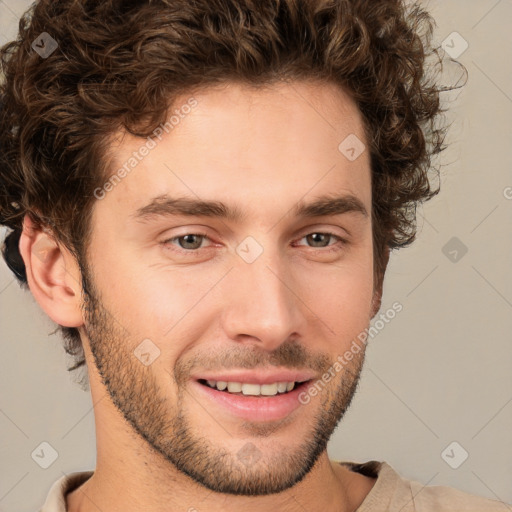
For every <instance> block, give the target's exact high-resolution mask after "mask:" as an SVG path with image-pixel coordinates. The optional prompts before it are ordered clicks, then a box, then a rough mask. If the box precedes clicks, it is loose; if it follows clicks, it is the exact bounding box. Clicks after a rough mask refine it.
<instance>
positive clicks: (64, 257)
mask: <svg viewBox="0 0 512 512" xmlns="http://www.w3.org/2000/svg"><path fill="white" fill-rule="evenodd" d="M19 249H20V254H21V256H22V258H23V261H24V263H25V269H26V273H27V282H28V285H29V288H30V291H31V292H32V295H33V296H34V298H35V299H36V301H37V302H38V304H39V305H40V306H41V308H42V309H43V310H44V311H45V313H46V314H47V315H48V316H49V317H50V318H51V319H52V320H53V321H54V322H56V323H58V324H59V325H62V326H65V327H79V326H81V325H82V324H83V319H82V312H81V308H80V301H81V284H80V272H79V269H78V265H77V264H76V261H75V258H74V257H73V256H72V254H71V253H70V252H69V251H68V250H67V249H66V248H65V247H63V245H62V244H60V243H58V242H57V241H56V240H55V238H54V237H53V236H52V234H51V232H49V231H48V230H45V229H44V228H38V227H36V225H35V224H34V223H33V221H32V220H31V219H30V216H29V215H28V214H27V215H25V218H24V221H23V231H22V234H21V236H20V243H19Z"/></svg>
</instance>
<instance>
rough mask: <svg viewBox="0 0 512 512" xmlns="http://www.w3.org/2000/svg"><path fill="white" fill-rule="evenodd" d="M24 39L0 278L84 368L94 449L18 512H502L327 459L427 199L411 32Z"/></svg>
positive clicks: (314, 18)
mask: <svg viewBox="0 0 512 512" xmlns="http://www.w3.org/2000/svg"><path fill="white" fill-rule="evenodd" d="M22 21H23V23H22V25H21V28H20V38H19V40H18V41H16V42H12V43H10V44H8V45H6V46H5V47H4V48H3V49H2V58H3V72H4V74H5V81H4V83H3V84H2V89H1V93H2V102H3V109H2V117H1V130H0V132H1V135H0V137H1V139H0V146H1V148H2V152H1V157H0V158H1V166H0V167H1V171H0V172H1V186H2V191H1V192H2V193H1V195H2V199H1V207H0V220H1V222H2V223H3V224H4V225H6V226H8V227H9V228H11V229H12V232H11V233H10V235H9V236H8V238H7V240H6V244H5V251H4V255H5V258H6V261H7V263H8V265H9V266H10V268H11V269H12V270H13V271H14V272H15V274H16V275H17V276H18V278H19V280H20V281H21V282H22V283H27V285H28V287H29V288H30V291H31V293H32V294H33V296H34V297H35V299H36V300H37V302H38V303H39V304H40V306H41V307H42V309H43V310H44V311H45V312H46V313H47V315H48V316H49V317H50V318H51V319H52V320H53V321H54V322H56V324H58V325H59V326H60V328H61V330H62V332H63V334H64V336H65V340H66V350H67V351H68V352H69V353H70V354H73V355H74V356H75V357H76V364H75V365H74V367H73V369H76V368H80V367H81V366H83V365H84V364H86V368H87V371H88V378H89V382H90V389H91V393H92V399H93V403H94V404H95V407H94V412H95V422H96V438H97V466H96V468H95V470H94V471H90V472H82V473H74V474H71V475H67V476H65V477H62V478H61V479H59V481H57V482H56V483H55V485H54V486H53V487H52V489H51V490H50V492H49V494H48V498H47V500H46V503H45V504H44V506H43V507H42V509H41V510H42V511H44V512H55V511H59V512H60V511H64V510H68V511H71V512H77V511H80V512H89V511H93V510H98V509H99V510H103V511H114V510H123V511H125V512H131V511H136V510H137V511H140V510H148V511H149V510H150V511H155V512H156V511H164V510H165V511H180V510H188V511H189V512H192V511H201V510H208V511H212V512H216V511H227V512H230V511H235V510H251V511H259V510H276V511H277V510H280V511H281V510H282V511H285V510H286V511H288V510H289V511H301V510H307V511H324V512H331V511H332V512H334V511H343V512H348V511H355V510H358V511H360V512H370V511H379V512H380V511H383V510H402V511H404V512H405V511H420V510H421V511H434V510H435V511H443V510H445V511H448V510H449V511H453V510H464V511H466V510H474V511H484V510H489V511H494V510H496V511H498V510H506V506H505V505H504V504H503V503H500V502H498V501H492V500H487V499H484V498H480V497H477V496H472V495H470V494H467V493H463V492H461V491H458V490H455V489H450V488H447V487H430V488H429V487H425V488H423V486H422V485H420V484H419V483H418V482H414V481H410V480H407V479H405V478H402V477H401V476H400V475H398V474H397V473H396V472H395V470H394V469H393V468H392V467H391V466H390V465H388V464H386V463H385V462H377V461H370V462H367V463H365V464H355V463H351V462H342V463H339V462H336V461H333V460H330V459H329V457H328V455H327V451H326V446H327V442H328V440H329V438H330V436H331V434H332V433H333V431H334V429H335V427H336V425H337V424H338V423H339V421H340V419H341V418H342V417H343V415H344V413H345V412H346V410H347V409H348V407H349V405H350V403H351V400H352V397H353V395H354V393H355V391H356V388H357V385H358V381H359V376H360V373H361V369H362V365H363V361H364V353H365V348H366V344H365V342H366V337H365V335H364V333H366V332H367V328H368V325H369V322H370V320H371V319H372V318H373V317H374V316H375V315H376V314H377V312H378V311H379V308H380V303H381V295H382V286H383V279H384V273H385V269H386V265H387V261H388V257H389V251H390V249H393V248H397V247H403V246H405V245H407V244H409V243H410V242H411V241H412V240H413V238H414V231H415V230H414V222H415V219H414V214H413V213H411V212H412V211H413V208H411V205H415V204H416V203H418V202H420V201H424V200H427V199H429V198H430V197H432V196H433V195H434V194H435V193H436V192H437V190H436V189H435V188H433V187H431V184H430V175H431V174H435V172H434V171H435V170H434V169H432V168H431V165H430V164H431V162H430V158H431V156H432V155H434V154H436V153H438V152H439V151H441V150H442V149H443V135H444V131H443V130H440V129H437V128H435V127H434V124H435V121H436V119H437V117H438V114H439V112H440V110H439V95H438V90H437V89H436V87H434V86H433V85H431V84H430V85H428V84H427V82H426V81H423V79H422V75H423V73H422V71H423V69H424V67H425V54H426V53H427V52H428V51H431V52H432V51H433V50H431V49H430V48H429V38H428V37H426V39H425V40H424V41H422V39H421V38H420V30H421V29H422V28H425V27H427V28H428V27H429V26H430V23H431V20H430V19H429V17H428V15H427V13H426V12H425V11H423V10H422V9H420V8H419V7H415V8H411V9H409V10H406V8H405V7H404V5H403V4H402V3H401V2H399V1H397V0H389V1H381V2H378V3H377V2H358V1H346V0H342V1H321V0H318V1H306V0H303V1H293V0H282V1H277V0H263V1H261V0H260V1H258V2H252V1H251V0H245V1H236V0H231V1H230V0H222V1H221V0H218V1H214V0H197V1H194V2H189V1H185V0H178V1H173V0H167V1H164V0H161V1H144V2H142V1H141V2H127V1H124V2H123V1H116V0H107V1H102V2H86V1H76V0H75V1H72V0H43V1H40V2H37V3H36V4H34V6H33V8H32V11H31V16H30V17H29V16H25V17H24V18H23V20H22ZM427 35H428V32H427ZM434 53H435V52H434ZM194 242H195V243H194ZM353 347H356V348H354V349H352V348H353ZM349 349H351V350H350V352H351V353H352V356H351V357H347V358H340V354H345V353H347V351H348V350H349ZM420 491H421V492H420Z"/></svg>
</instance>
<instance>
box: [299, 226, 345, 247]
mask: <svg viewBox="0 0 512 512" xmlns="http://www.w3.org/2000/svg"><path fill="white" fill-rule="evenodd" d="M333 238H335V239H337V240H338V242H339V243H338V244H336V245H329V244H325V241H326V240H327V241H328V240H332V239H333ZM303 239H307V240H308V242H312V243H313V244H317V243H319V244H320V246H313V249H315V248H323V247H332V248H330V249H327V251H323V252H331V251H339V250H340V249H342V246H344V245H345V244H346V243H347V241H346V240H345V239H343V238H341V237H340V236H338V235H335V234H334V233H328V232H323V231H316V232H314V233H309V234H307V235H305V236H303V237H302V238H301V240H303Z"/></svg>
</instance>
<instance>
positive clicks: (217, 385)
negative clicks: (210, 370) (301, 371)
mask: <svg viewBox="0 0 512 512" xmlns="http://www.w3.org/2000/svg"><path fill="white" fill-rule="evenodd" d="M206 382H207V383H208V386H210V387H211V388H214V389H218V390H219V391H224V390H226V389H227V391H228V392H230V393H243V394H244V395H251V396H259V395H263V396H275V395H277V394H278V393H286V392H288V391H291V390H292V389H293V388H294V387H295V382H274V383H272V384H261V385H260V384H250V383H242V382H226V381H223V380H219V381H215V380H207V381H206Z"/></svg>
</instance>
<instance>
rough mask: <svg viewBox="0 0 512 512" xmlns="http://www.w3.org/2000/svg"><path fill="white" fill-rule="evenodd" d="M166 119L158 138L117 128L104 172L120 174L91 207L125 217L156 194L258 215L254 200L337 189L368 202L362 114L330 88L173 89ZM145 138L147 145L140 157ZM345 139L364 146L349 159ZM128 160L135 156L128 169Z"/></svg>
mask: <svg viewBox="0 0 512 512" xmlns="http://www.w3.org/2000/svg"><path fill="white" fill-rule="evenodd" d="M170 116H173V117H170V118H169V120H171V121H172V122H171V123H169V122H168V124H167V128H168V129H167V130H160V132H161V133H160V134H159V136H158V137H156V136H150V137H149V138H148V139H147V140H146V139H143V138H138V137H134V136H132V135H130V134H126V133H120V134H118V136H117V138H116V139H115V140H114V142H113V144H112V145H111V151H110V157H111V158H112V159H113V165H112V166H111V169H110V172H111V173H114V175H115V173H116V172H118V171H119V169H123V168H124V169H125V171H127V172H122V173H121V174H122V175H123V177H122V178H121V179H116V180H115V181H116V183H115V185H114V186H111V187H109V192H108V194H106V196H105V199H104V200H103V201H100V203H101V204H99V205H98V209H101V208H105V207H107V205H108V206H111V207H114V208H117V209H121V210H123V211H124V214H125V215H126V214H128V213H133V212H134V211H135V210H137V209H140V208H141V207H144V205H145V204H147V203H148V200H149V199H151V198H153V197H157V196H161V195H163V194H169V195H172V196H180V197H185V196H187V197H191V198H192V197H193V198H195V199H198V198H201V199H217V200H221V201H223V202H225V203H230V204H234V200H235V199H236V206H237V207H238V208H239V209H244V210H245V209H247V210H253V211H254V212H255V213H256V212H258V213H259V215H261V207H262V206H263V204H264V203H268V206H273V207H275V206H276V205H279V204H281V205H283V202H287V203H288V202H296V201H298V200H300V199H305V198H306V199H307V196H308V195H311V196H315V195H325V193H334V192H346V193H350V194H352V195H354V196H357V197H359V198H360V199H361V201H362V202H363V203H366V204H369V203H370V201H371V197H370V188H371V187H370V167H369V155H368V150H367V148H366V146H367V143H366V138H365V134H364V129H363V122H362V114H361V113H360V111H359V109H358V107H357V105H356V104H355V102H354V101H353V100H352V99H351V97H350V96H349V94H347V93H346V92H345V91H344V90H343V89H341V88H340V87H339V86H337V85H335V84H332V83H320V82H292V83H288V84H286V83H280V84H275V85H271V86H266V87H265V88H255V87H250V86H247V85H244V84H239V83H229V84H223V85H222V86H216V87H209V88H205V89H202V90H195V91H194V92H193V93H190V94H183V95H182V96H180V97H179V98H177V99H176V101H175V102H174V104H173V106H172V108H171V112H170ZM154 133H155V132H154ZM150 139H151V145H152V146H154V147H152V148H151V149H150V150H148V151H144V156H143V157H142V158H141V157H140V149H141V148H142V146H144V145H146V146H148V147H149V145H148V144H147V141H148V140H150ZM347 141H348V142H347ZM354 142H355V144H356V145H357V148H356V150H357V151H358V152H359V151H360V150H361V149H362V148H365V149H364V150H363V151H362V152H361V154H360V156H358V157H357V158H356V159H351V158H350V156H351V154H347V152H346V150H347V148H348V149H351V148H349V147H348V146H350V145H352V146H354ZM136 153H139V155H138V156H137V157H135V156H134V155H135V154H136ZM352 154H353V153H352ZM130 159H131V160H132V163H134V160H137V161H136V164H135V165H134V166H133V168H130V167H131V166H130V165H127V162H128V161H129V160H130ZM262 201H264V203H263V202H262ZM281 209H282V207H281Z"/></svg>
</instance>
